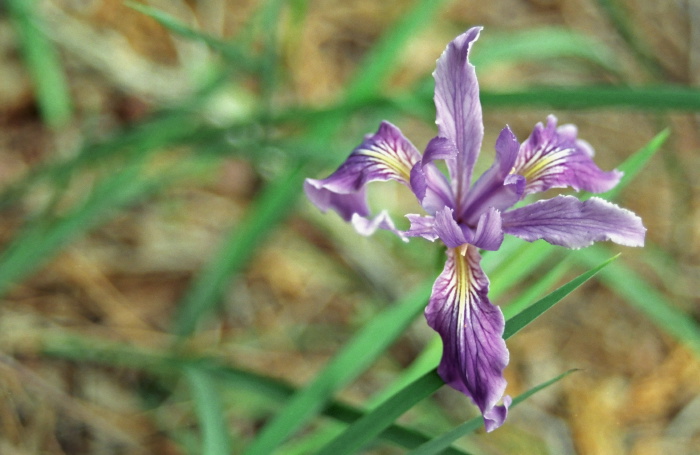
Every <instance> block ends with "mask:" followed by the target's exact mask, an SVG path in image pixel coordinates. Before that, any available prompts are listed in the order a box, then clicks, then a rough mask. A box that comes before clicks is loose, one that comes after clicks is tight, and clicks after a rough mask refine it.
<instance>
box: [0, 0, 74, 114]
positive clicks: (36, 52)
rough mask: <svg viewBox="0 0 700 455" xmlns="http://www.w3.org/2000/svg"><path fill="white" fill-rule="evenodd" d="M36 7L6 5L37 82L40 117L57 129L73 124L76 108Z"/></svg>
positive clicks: (27, 0) (15, 0)
mask: <svg viewBox="0 0 700 455" xmlns="http://www.w3.org/2000/svg"><path fill="white" fill-rule="evenodd" d="M37 4H38V2H36V1H33V0H7V1H6V2H5V5H6V7H7V10H8V12H9V13H10V19H11V20H12V22H13V25H14V26H15V27H14V28H15V30H16V33H17V35H18V36H19V40H20V42H21V45H22V54H23V57H24V61H25V65H26V66H27V70H28V71H29V74H31V76H32V81H33V82H34V89H35V92H36V98H37V102H38V104H39V110H40V111H41V115H42V117H43V119H44V121H45V122H46V124H47V125H49V126H50V127H53V128H56V127H60V126H62V125H64V124H65V123H66V122H67V121H69V120H70V117H71V115H72V111H73V106H72V103H71V99H70V92H69V89H68V82H67V81H66V78H65V76H64V74H63V69H62V68H61V64H60V61H59V57H58V54H57V52H56V50H55V49H54V47H53V46H52V45H51V42H50V41H49V39H48V38H47V37H46V35H45V34H44V31H43V30H42V29H41V24H40V20H41V18H40V17H39V14H37V8H36V5H37Z"/></svg>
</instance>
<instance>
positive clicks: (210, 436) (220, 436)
mask: <svg viewBox="0 0 700 455" xmlns="http://www.w3.org/2000/svg"><path fill="white" fill-rule="evenodd" d="M185 377H186V378H187V381H188V382H189V385H190V389H191V390H192V397H193V399H194V403H195V408H196V410H197V416H198V418H199V422H200V428H201V431H202V452H201V453H202V455H230V453H231V442H230V440H229V434H228V428H227V425H226V418H225V416H224V410H223V408H222V405H221V397H220V396H219V394H218V392H217V390H216V385H217V384H216V382H215V381H213V380H212V377H211V376H210V374H209V373H208V372H206V371H203V370H202V369H200V368H197V367H194V366H190V367H186V368H185Z"/></svg>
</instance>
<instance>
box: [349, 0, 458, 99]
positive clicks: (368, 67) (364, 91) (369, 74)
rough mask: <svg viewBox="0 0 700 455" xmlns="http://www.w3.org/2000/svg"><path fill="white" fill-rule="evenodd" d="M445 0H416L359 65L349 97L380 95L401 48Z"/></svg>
mask: <svg viewBox="0 0 700 455" xmlns="http://www.w3.org/2000/svg"><path fill="white" fill-rule="evenodd" d="M443 3H445V2H444V0H417V1H416V2H415V3H414V4H413V7H412V8H411V10H410V11H408V12H407V13H406V14H404V15H403V17H402V18H401V19H400V20H399V21H398V22H397V23H396V24H395V25H394V26H393V27H392V28H391V29H390V30H389V31H388V32H387V33H385V34H384V36H382V37H381V39H380V40H379V42H377V43H376V44H375V45H374V47H373V48H372V49H371V50H370V52H369V54H368V55H367V56H366V57H365V59H364V61H363V62H362V64H361V65H360V66H359V68H360V72H359V73H358V74H357V75H356V76H355V78H354V79H353V81H352V82H351V83H350V85H349V87H348V89H347V90H346V99H348V100H353V101H357V100H365V99H367V98H370V97H372V96H374V95H376V94H377V90H378V89H379V88H381V87H382V84H383V83H384V82H385V81H386V79H387V77H388V76H390V75H391V74H392V72H393V71H394V70H395V64H396V62H397V60H398V59H399V57H400V56H401V52H400V51H401V49H403V47H404V46H405V44H406V43H407V42H408V40H409V39H410V38H411V37H412V36H414V35H415V34H416V32H417V31H418V30H420V29H421V27H423V26H425V25H427V24H429V23H430V18H431V17H433V16H434V15H435V14H436V13H437V11H438V9H439V8H440V6H442V4H443Z"/></svg>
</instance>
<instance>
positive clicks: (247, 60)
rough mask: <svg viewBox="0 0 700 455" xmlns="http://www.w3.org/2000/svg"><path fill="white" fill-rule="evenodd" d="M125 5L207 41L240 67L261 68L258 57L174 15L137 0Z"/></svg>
mask: <svg viewBox="0 0 700 455" xmlns="http://www.w3.org/2000/svg"><path fill="white" fill-rule="evenodd" d="M125 5H126V6H128V7H130V8H133V9H135V10H136V11H138V12H140V13H142V14H145V15H146V16H149V17H151V18H152V19H155V20H156V21H157V22H158V23H160V24H161V25H162V26H163V27H165V28H167V29H168V30H170V31H171V32H173V33H176V34H178V35H180V36H182V37H183V38H188V39H191V40H197V41H201V42H203V43H205V44H206V45H207V46H209V47H211V48H212V49H214V50H216V51H218V52H221V54H222V55H223V56H224V57H226V58H227V59H229V60H231V61H233V62H236V65H237V66H239V67H240V68H243V69H246V70H248V71H257V70H258V69H259V68H260V63H259V62H258V61H257V60H256V59H253V58H252V57H251V56H249V55H247V53H245V52H243V51H242V50H241V49H240V48H239V47H238V46H236V45H234V44H233V43H230V42H226V41H223V40H221V39H219V38H216V37H214V36H211V35H208V34H206V33H204V32H201V31H199V30H195V29H193V28H192V27H189V26H187V24H184V23H182V22H181V21H179V20H178V19H176V18H174V17H173V16H171V15H169V14H167V13H165V12H163V11H161V10H159V9H157V8H154V7H152V6H148V5H144V4H141V3H137V2H135V1H126V2H125Z"/></svg>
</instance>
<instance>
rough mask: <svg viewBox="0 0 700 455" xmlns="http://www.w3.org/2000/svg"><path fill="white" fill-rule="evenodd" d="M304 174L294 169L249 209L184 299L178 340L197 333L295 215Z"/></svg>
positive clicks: (301, 169) (176, 329) (177, 326)
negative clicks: (231, 284)
mask: <svg viewBox="0 0 700 455" xmlns="http://www.w3.org/2000/svg"><path fill="white" fill-rule="evenodd" d="M304 173H305V170H304V167H303V166H302V165H294V166H293V167H292V169H291V170H289V171H288V172H287V173H286V174H285V175H282V176H281V177H279V178H278V179H277V180H275V181H274V182H272V183H271V184H270V185H269V186H268V187H267V188H266V189H265V190H264V191H263V192H262V194H261V195H260V197H259V198H258V200H257V201H256V202H255V203H254V204H253V207H252V208H250V209H249V216H248V218H247V219H246V220H244V221H243V222H241V224H240V225H238V226H235V227H234V228H233V229H232V230H231V232H230V234H229V236H228V238H227V239H226V240H225V242H224V245H222V247H221V248H220V249H219V253H218V254H217V255H216V256H215V257H214V259H213V260H212V261H211V262H210V263H209V264H208V265H207V266H206V268H205V269H204V270H203V271H202V272H201V273H200V274H199V276H197V278H196V279H195V281H194V283H193V284H192V285H191V287H190V288H189V290H188V291H187V293H186V294H185V296H184V297H183V298H182V300H181V302H180V305H179V309H178V314H177V317H176V320H175V326H174V332H175V333H176V334H177V335H178V336H180V337H186V336H189V335H190V334H191V333H192V332H194V330H195V328H196V327H197V324H198V322H199V321H200V320H201V319H202V317H203V316H204V315H206V314H207V313H208V312H209V311H211V310H212V309H213V308H214V307H215V306H216V305H217V304H218V303H219V301H220V298H221V293H222V291H223V289H224V287H225V285H226V283H227V282H228V280H229V279H230V277H231V276H232V275H233V274H235V273H237V272H238V271H240V270H241V269H242V268H243V266H244V265H245V264H246V262H247V261H248V260H249V259H250V257H251V256H252V254H253V252H254V251H255V249H256V248H257V247H258V246H259V245H260V243H261V242H262V241H263V239H265V238H266V237H267V235H268V234H269V233H270V232H271V231H272V229H273V228H274V227H276V226H277V224H278V223H279V222H280V221H281V220H282V219H283V218H284V217H285V216H286V215H287V214H288V213H290V212H291V210H292V209H293V207H294V203H295V201H296V200H297V199H298V197H299V188H300V187H301V182H302V179H303V176H304Z"/></svg>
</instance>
